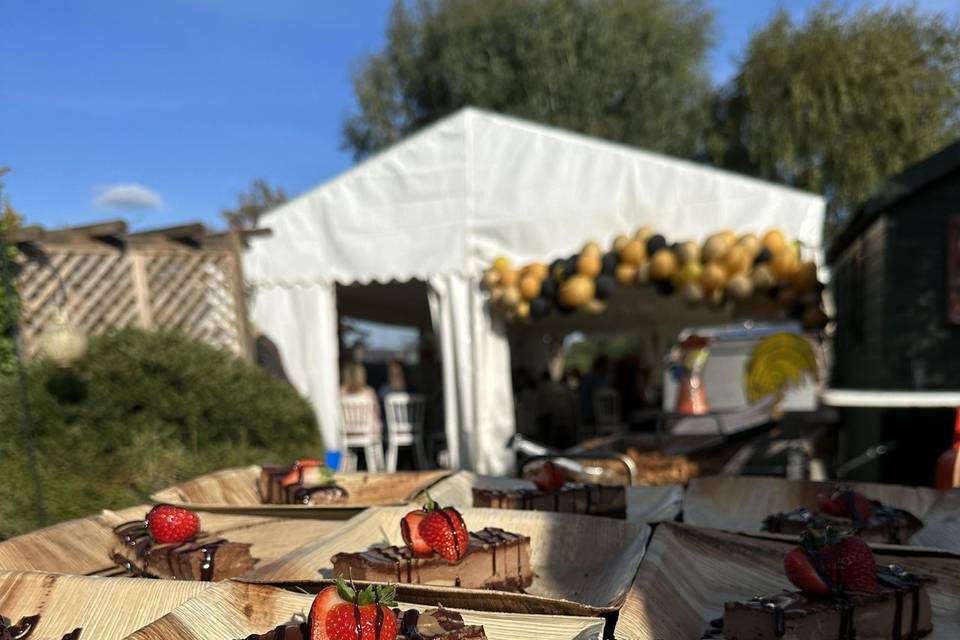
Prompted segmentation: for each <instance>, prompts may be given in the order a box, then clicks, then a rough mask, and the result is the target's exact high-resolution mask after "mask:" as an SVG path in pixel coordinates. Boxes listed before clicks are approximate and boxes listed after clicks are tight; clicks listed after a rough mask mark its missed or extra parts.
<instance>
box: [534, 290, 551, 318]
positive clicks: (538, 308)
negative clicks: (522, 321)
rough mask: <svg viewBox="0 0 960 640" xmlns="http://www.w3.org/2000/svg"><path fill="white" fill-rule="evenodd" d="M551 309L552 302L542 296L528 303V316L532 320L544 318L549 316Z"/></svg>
mask: <svg viewBox="0 0 960 640" xmlns="http://www.w3.org/2000/svg"><path fill="white" fill-rule="evenodd" d="M552 308H553V301H552V300H551V299H550V298H546V297H544V296H543V295H542V294H541V296H540V297H539V298H534V299H533V300H531V301H530V315H531V316H533V317H534V318H544V317H546V316H548V315H550V310H551V309H552Z"/></svg>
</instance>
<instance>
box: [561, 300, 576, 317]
mask: <svg viewBox="0 0 960 640" xmlns="http://www.w3.org/2000/svg"><path fill="white" fill-rule="evenodd" d="M557 311H559V312H560V315H562V316H568V315H570V314H571V313H573V312H574V311H576V309H575V308H574V307H568V306H567V305H565V304H560V303H559V302H558V303H557Z"/></svg>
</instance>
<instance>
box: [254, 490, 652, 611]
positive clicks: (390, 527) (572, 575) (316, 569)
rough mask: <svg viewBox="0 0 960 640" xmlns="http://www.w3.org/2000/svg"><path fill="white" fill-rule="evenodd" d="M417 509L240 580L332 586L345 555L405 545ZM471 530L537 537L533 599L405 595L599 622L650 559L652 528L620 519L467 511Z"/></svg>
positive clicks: (372, 513)
mask: <svg viewBox="0 0 960 640" xmlns="http://www.w3.org/2000/svg"><path fill="white" fill-rule="evenodd" d="M410 509H411V507H409V506H407V507H375V508H371V509H369V510H368V511H366V512H365V513H363V514H361V515H359V516H357V517H356V518H354V519H352V520H351V521H350V522H349V523H347V525H346V526H344V527H343V528H342V529H340V530H339V531H337V532H335V533H332V534H330V535H328V536H327V537H325V538H323V539H322V540H318V541H316V542H314V543H313V544H308V545H305V546H303V547H300V548H299V549H296V550H295V551H292V552H291V553H289V554H287V555H286V556H284V557H283V558H280V559H279V560H276V561H275V562H272V563H269V564H264V565H261V566H259V567H258V568H257V569H254V570H253V571H252V572H250V573H249V574H247V575H245V576H243V577H241V578H240V580H244V581H248V582H258V583H270V584H286V585H298V586H302V587H303V586H306V587H311V588H315V587H316V585H317V583H329V582H330V581H331V580H332V579H333V578H334V577H335V576H334V575H333V563H332V562H331V561H330V559H331V558H332V557H333V556H334V555H335V554H337V553H342V552H355V551H364V550H366V549H367V548H369V547H371V546H373V545H380V544H395V545H402V544H403V540H402V538H401V536H400V519H401V518H402V517H403V515H404V514H406V513H407V512H408V511H410ZM460 512H461V514H462V515H463V519H464V521H465V522H466V524H467V528H468V529H469V530H470V531H479V530H480V529H483V528H484V527H499V528H501V529H504V530H505V531H509V532H512V533H517V534H522V535H525V536H529V537H530V553H531V557H530V560H531V564H532V566H533V572H534V574H535V575H534V579H533V584H532V585H531V586H530V587H528V588H527V589H526V591H525V593H513V592H507V591H494V590H483V589H466V588H458V587H442V586H430V585H411V584H400V585H398V587H397V592H398V596H399V597H400V598H403V599H404V600H406V601H408V602H420V603H424V604H429V605H436V603H437V602H443V604H444V605H445V606H448V607H451V608H454V609H458V608H464V609H479V610H484V611H505V612H513V613H540V614H552V615H581V616H582V615H588V616H591V615H597V614H601V613H607V612H610V611H614V610H616V609H617V608H618V607H619V606H620V604H621V603H622V602H623V598H624V595H625V594H626V591H627V589H628V588H629V586H630V583H631V582H632V581H633V576H634V575H635V574H636V572H637V567H638V566H639V564H640V560H641V558H642V557H643V549H644V547H645V546H646V541H647V538H648V537H649V535H650V528H649V527H648V526H647V525H645V524H641V523H635V522H626V521H624V520H616V519H613V518H597V517H594V516H583V515H573V514H565V513H544V512H538V511H510V510H505V509H461V510H460Z"/></svg>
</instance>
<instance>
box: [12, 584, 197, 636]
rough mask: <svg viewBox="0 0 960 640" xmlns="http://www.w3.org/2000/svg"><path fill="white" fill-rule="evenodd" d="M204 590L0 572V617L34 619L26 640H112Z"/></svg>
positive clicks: (168, 585) (193, 585) (178, 586)
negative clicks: (74, 635) (70, 637)
mask: <svg viewBox="0 0 960 640" xmlns="http://www.w3.org/2000/svg"><path fill="white" fill-rule="evenodd" d="M209 587H210V583H209V582H178V581H173V580H142V579H136V578H91V577H87V576H67V575H62V574H55V573H41V572H32V571H28V572H25V571H15V572H3V573H0V615H3V616H4V617H6V618H9V619H11V620H13V621H17V620H19V619H20V618H21V617H24V616H32V615H39V616H40V620H39V621H38V623H37V626H36V630H35V632H34V633H33V634H32V635H31V638H37V639H38V640H39V639H49V638H57V639H59V638H61V637H63V636H64V635H65V634H68V633H70V632H71V631H73V630H74V629H77V628H79V629H81V632H80V637H81V638H82V639H86V638H91V639H93V638H96V639H97V640H117V639H119V638H123V637H124V636H126V635H127V634H129V633H131V632H133V631H136V630H137V629H139V628H140V627H142V626H143V625H145V624H148V623H150V622H152V621H154V620H156V619H157V618H159V617H161V616H164V615H166V614H168V613H170V612H171V611H173V610H174V609H175V608H176V607H178V606H180V605H181V604H183V603H184V602H186V601H188V600H189V599H190V598H193V597H194V596H197V595H199V594H201V593H202V592H203V591H205V590H206V589H208V588H209Z"/></svg>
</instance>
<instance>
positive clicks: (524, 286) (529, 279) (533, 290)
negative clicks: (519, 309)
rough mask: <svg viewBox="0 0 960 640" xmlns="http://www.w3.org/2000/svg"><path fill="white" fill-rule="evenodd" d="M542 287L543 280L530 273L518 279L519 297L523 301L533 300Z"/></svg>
mask: <svg viewBox="0 0 960 640" xmlns="http://www.w3.org/2000/svg"><path fill="white" fill-rule="evenodd" d="M542 285H543V280H541V279H540V278H538V277H537V276H535V275H533V274H532V273H528V274H527V275H525V276H523V277H522V278H520V295H522V296H523V299H524V300H533V299H534V298H536V297H537V296H538V295H540V288H541V286H542Z"/></svg>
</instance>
